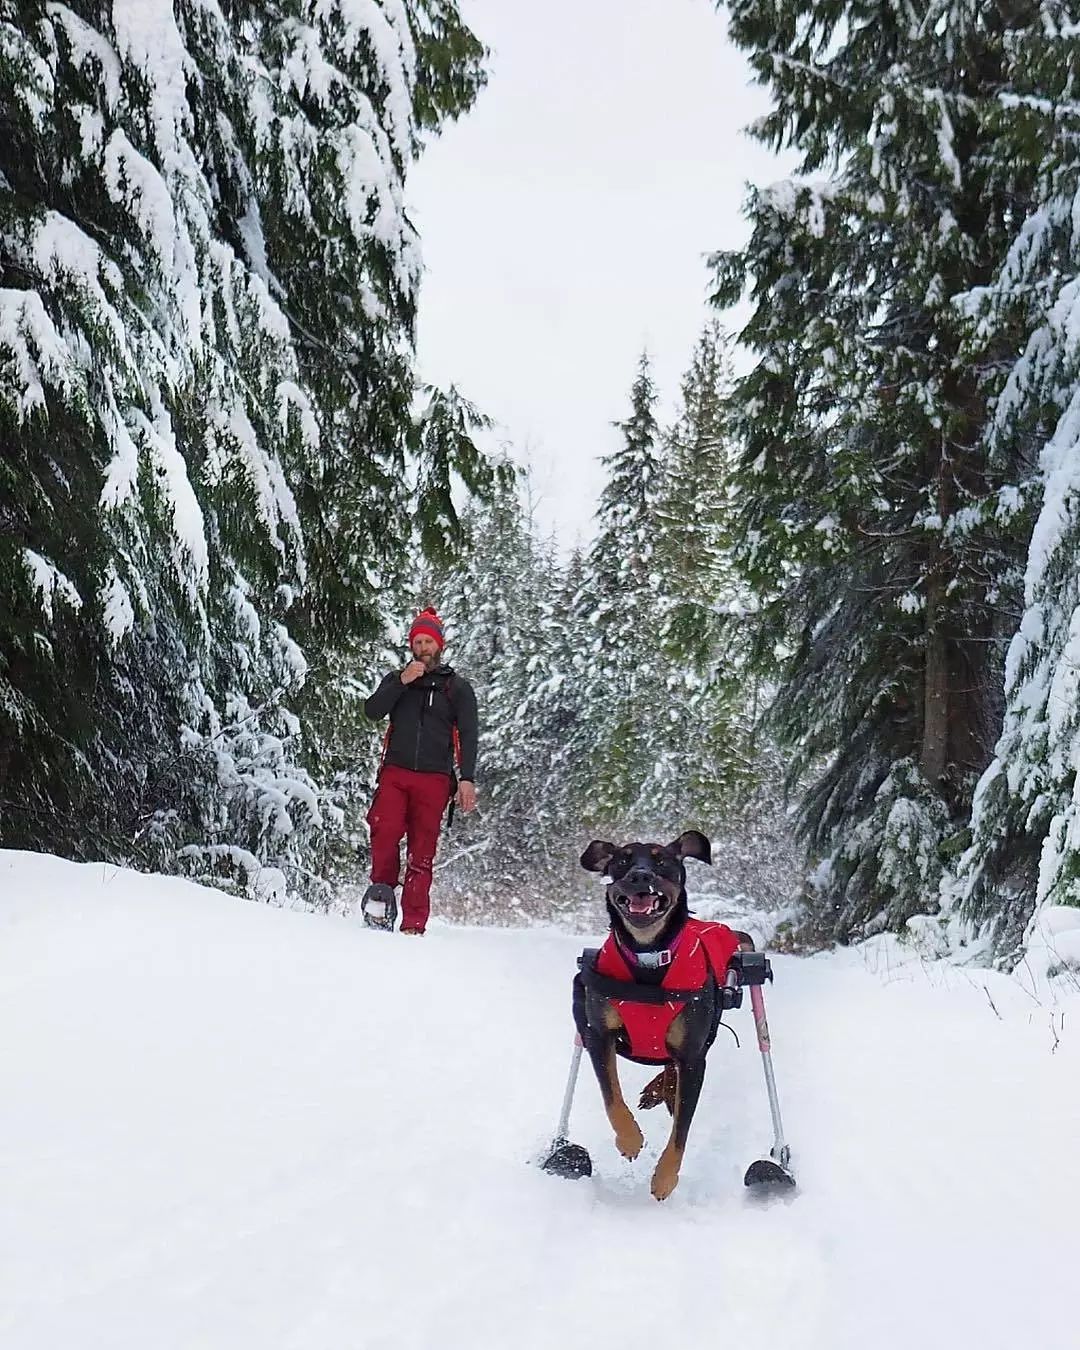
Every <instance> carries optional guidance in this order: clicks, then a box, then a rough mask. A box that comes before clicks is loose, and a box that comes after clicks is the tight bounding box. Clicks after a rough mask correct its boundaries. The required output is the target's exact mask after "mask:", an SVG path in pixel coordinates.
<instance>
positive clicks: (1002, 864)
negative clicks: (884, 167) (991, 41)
mask: <svg viewBox="0 0 1080 1350" xmlns="http://www.w3.org/2000/svg"><path fill="white" fill-rule="evenodd" d="M1025 18H1026V22H1023V23H1021V22H1020V16H1016V18H1014V22H1013V24H1012V30H1011V32H1010V33H1009V37H1008V44H1007V51H1008V55H1009V68H1008V78H1007V81H1006V83H1005V88H1004V89H1003V91H1002V95H1001V99H1000V113H999V118H998V122H997V125H996V128H995V132H996V139H995V144H996V146H997V148H998V153H999V154H1000V155H1001V157H1002V158H1003V159H1006V160H1009V161H1011V162H1014V163H1017V164H1026V165H1030V166H1033V168H1034V170H1035V172H1036V174H1037V180H1036V191H1035V193H1034V194H1033V199H1032V201H1031V203H1030V209H1029V210H1028V211H1027V213H1026V214H1025V215H1018V216H1017V217H1016V219H1015V221H1014V238H1013V241H1012V246H1011V248H1010V249H1009V252H1008V254H1007V256H1006V257H1005V259H1004V260H1003V262H1002V265H1001V267H1000V269H999V271H998V273H997V276H996V277H995V279H994V282H993V284H992V285H991V286H989V287H986V288H985V289H983V290H981V291H979V292H975V293H973V294H972V295H971V296H969V297H968V299H967V309H968V311H969V312H970V314H971V315H972V317H973V319H974V320H975V321H976V322H977V323H978V325H979V327H980V329H984V330H987V331H990V332H1000V331H1004V332H1006V333H1009V334H1012V333H1015V332H1017V331H1018V330H1019V331H1020V332H1021V333H1022V334H1023V335H1024V340H1023V342H1022V343H1021V344H1018V345H1019V346H1020V356H1019V358H1018V359H1017V360H1015V361H1013V362H1012V363H1011V364H1010V366H1009V369H1008V378H1007V381H1006V383H1005V386H1004V389H1003V390H1002V393H1001V396H1000V398H999V399H998V401H997V404H996V406H995V408H994V416H993V419H992V421H991V423H990V426H989V429H988V436H987V440H988V445H989V446H990V449H991V451H993V452H997V453H1000V449H999V447H1001V446H1003V445H1004V446H1009V445H1021V446H1024V447H1025V448H1026V450H1027V453H1028V454H1029V455H1030V457H1031V459H1032V462H1033V464H1034V462H1035V460H1036V457H1038V474H1037V482H1036V484H1034V485H1028V484H1024V485H1021V486H1022V489H1023V495H1021V493H1020V492H1018V493H1017V495H1016V499H1015V501H1014V503H1012V507H1013V509H1017V508H1020V507H1022V506H1024V505H1025V498H1026V499H1027V503H1028V504H1030V503H1031V502H1034V503H1035V504H1036V505H1039V504H1041V511H1040V513H1039V515H1038V519H1037V522H1036V525H1035V528H1034V533H1033V535H1032V539H1031V547H1030V551H1029V553H1028V556H1027V567H1026V574H1025V579H1024V592H1023V613H1022V617H1021V619H1020V621H1019V623H1018V626H1017V631H1016V633H1015V636H1014V637H1013V639H1012V642H1011V645H1010V647H1009V650H1008V657H1007V661H1006V664H1005V700H1006V706H1005V716H1004V726H1003V729H1002V733H1001V737H1000V739H999V740H998V743H997V746H996V749H995V755H994V759H993V762H992V763H991V765H990V766H989V768H988V769H987V771H986V773H985V774H984V775H983V777H982V779H981V780H980V783H979V787H978V791H977V793H976V797H975V807H974V813H973V819H972V837H971V845H970V847H969V848H968V850H967V851H966V853H965V854H964V857H963V859H962V861H961V866H960V869H959V876H958V879H957V884H956V885H955V886H953V887H951V888H950V892H949V899H950V902H951V905H952V906H954V907H956V908H957V909H958V911H959V913H960V914H961V916H962V917H963V918H964V919H965V920H966V922H967V924H968V925H969V926H970V928H972V929H974V931H975V933H976V934H985V935H986V936H987V937H989V939H990V941H991V944H992V950H993V952H994V954H995V955H996V956H997V958H998V959H999V960H1000V961H1002V962H1003V963H1004V964H1006V965H1011V964H1013V963H1014V962H1015V961H1016V960H1017V959H1018V957H1019V956H1020V955H1021V954H1022V951H1023V944H1024V936H1025V929H1026V928H1027V925H1028V922H1029V920H1030V918H1031V916H1032V914H1033V913H1034V912H1035V910H1036V908H1037V907H1038V906H1039V905H1041V904H1044V903H1045V904H1064V905H1080V835H1078V827H1077V781H1078V779H1077V770H1078V768H1080V753H1078V745H1080V741H1078V729H1080V680H1078V670H1080V649H1078V642H1077V636H1076V635H1077V632H1078V631H1080V568H1078V565H1077V556H1078V552H1077V550H1078V548H1080V509H1078V502H1080V348H1078V345H1077V341H1076V333H1077V331H1078V319H1080V233H1078V229H1077V221H1076V216H1075V203H1076V201H1077V194H1078V192H1080V151H1078V142H1077V134H1076V133H1077V116H1076V112H1075V96H1076V88H1077V82H1078V79H1080V57H1078V55H1077V44H1076V32H1077V28H1076V18H1075V6H1070V5H1062V4H1042V5H1040V6H1038V7H1037V9H1035V10H1034V11H1033V12H1029V13H1027V14H1026V15H1025ZM1004 505H1005V503H1003V506H1004Z"/></svg>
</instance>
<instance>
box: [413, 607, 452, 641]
mask: <svg viewBox="0 0 1080 1350" xmlns="http://www.w3.org/2000/svg"><path fill="white" fill-rule="evenodd" d="M417 637H429V638H434V639H435V642H436V644H437V645H438V648H439V651H442V649H443V648H444V647H445V646H446V637H445V635H444V633H443V622H442V619H440V618H439V616H438V615H437V614H436V613H435V611H434V610H433V609H431V608H430V606H429V607H428V608H427V609H425V610H421V612H420V613H419V614H418V615H417V616H416V618H415V619H413V621H412V627H411V628H410V629H409V646H410V647H411V646H412V645H413V639H414V638H417Z"/></svg>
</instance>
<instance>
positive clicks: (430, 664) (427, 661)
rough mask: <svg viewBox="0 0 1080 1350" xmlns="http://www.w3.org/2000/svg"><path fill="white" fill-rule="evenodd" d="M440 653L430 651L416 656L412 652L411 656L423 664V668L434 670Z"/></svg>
mask: <svg viewBox="0 0 1080 1350" xmlns="http://www.w3.org/2000/svg"><path fill="white" fill-rule="evenodd" d="M440 655H441V653H439V652H431V653H429V654H428V655H427V656H417V654H416V653H415V652H413V656H414V657H415V658H416V660H417V661H419V662H420V663H421V664H422V665H423V667H424V669H425V670H434V669H435V668H436V666H437V665H438V664H439V657H440Z"/></svg>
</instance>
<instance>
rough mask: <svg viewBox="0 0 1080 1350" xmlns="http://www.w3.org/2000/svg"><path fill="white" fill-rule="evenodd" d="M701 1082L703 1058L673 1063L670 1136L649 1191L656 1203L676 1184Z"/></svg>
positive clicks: (703, 1069)
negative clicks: (673, 1089)
mask: <svg viewBox="0 0 1080 1350" xmlns="http://www.w3.org/2000/svg"><path fill="white" fill-rule="evenodd" d="M704 1081H705V1058H704V1056H702V1057H701V1058H695V1059H691V1060H676V1061H675V1111H674V1115H673V1118H672V1122H671V1137H670V1139H668V1142H667V1146H666V1147H665V1149H664V1151H663V1153H661V1154H660V1159H659V1161H658V1162H657V1164H656V1170H655V1171H654V1172H653V1175H652V1184H651V1187H650V1189H651V1190H652V1193H653V1195H654V1196H655V1197H656V1198H657V1200H666V1199H667V1198H668V1196H669V1195H670V1194H671V1192H672V1191H673V1190H674V1189H675V1187H676V1186H677V1185H678V1184H679V1169H680V1168H681V1167H682V1160H683V1154H684V1153H685V1152H686V1139H687V1136H688V1135H689V1133H690V1122H691V1121H692V1120H693V1118H694V1112H695V1111H696V1110H697V1104H698V1098H699V1097H700V1096H701V1085H702V1083H704Z"/></svg>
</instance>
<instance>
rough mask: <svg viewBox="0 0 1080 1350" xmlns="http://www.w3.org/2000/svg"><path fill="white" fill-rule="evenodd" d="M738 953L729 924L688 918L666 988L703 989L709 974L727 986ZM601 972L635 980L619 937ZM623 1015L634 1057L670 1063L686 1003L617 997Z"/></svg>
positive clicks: (602, 958)
mask: <svg viewBox="0 0 1080 1350" xmlns="http://www.w3.org/2000/svg"><path fill="white" fill-rule="evenodd" d="M738 950H739V939H738V938H737V937H736V936H735V934H734V933H733V932H732V931H731V929H730V928H729V927H728V926H727V924H724V923H706V922H705V921H704V920H703V919H688V920H687V921H686V926H685V927H684V928H683V930H682V932H681V933H680V934H679V936H678V938H677V939H676V944H675V949H674V951H673V952H672V954H671V962H670V964H669V965H668V966H667V967H666V968H665V970H664V978H663V979H662V980H661V982H660V988H661V989H678V990H680V991H685V990H688V989H694V990H696V989H704V987H705V984H706V981H707V980H708V978H709V975H710V974H711V975H713V976H714V977H715V979H716V982H717V984H723V982H724V976H725V974H726V972H727V968H728V962H729V961H730V960H731V958H732V957H733V956H734V955H735V953H736V952H737V951H738ZM596 969H597V971H598V972H599V973H600V974H601V975H607V976H609V977H610V978H611V979H613V980H633V978H634V968H633V966H632V965H631V964H630V962H629V961H628V960H627V959H626V957H625V956H624V955H623V949H622V947H621V946H620V945H619V943H618V941H617V940H616V937H615V934H614V933H609V934H608V937H607V941H606V942H605V943H604V945H603V946H602V947H601V948H600V955H599V956H598V957H597V958H596ZM611 1002H612V1003H613V1004H614V1005H615V1007H616V1008H617V1009H618V1010H619V1016H620V1017H621V1018H622V1021H623V1025H624V1026H625V1027H626V1035H627V1038H628V1040H629V1042H630V1054H631V1055H632V1056H633V1057H634V1059H646V1060H652V1061H654V1062H655V1063H666V1062H667V1061H668V1060H669V1059H670V1058H671V1055H670V1054H669V1053H668V1049H667V1046H666V1045H665V1043H664V1042H665V1039H666V1037H667V1033H668V1028H669V1027H670V1026H671V1024H672V1022H674V1020H675V1018H676V1017H678V1015H679V1013H681V1012H682V1010H683V1008H684V1007H685V1006H686V1003H685V1000H681V1001H680V1000H678V999H674V1000H672V1001H670V1002H668V1003H636V1002H634V1001H633V1000H632V999H623V998H613V999H612V1000H611Z"/></svg>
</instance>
